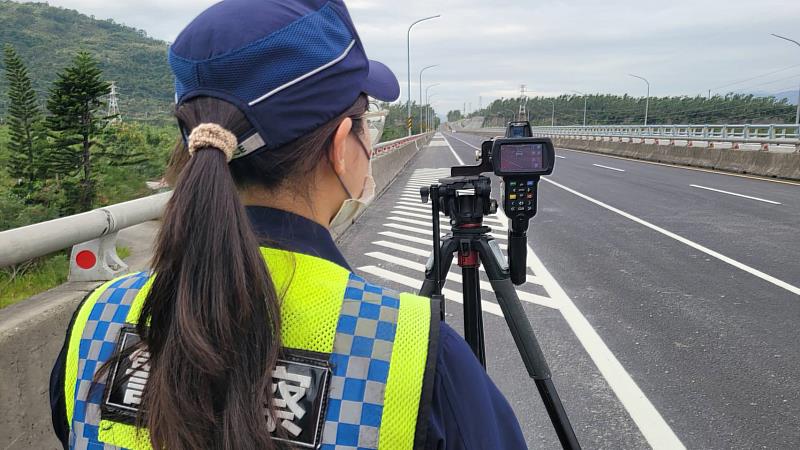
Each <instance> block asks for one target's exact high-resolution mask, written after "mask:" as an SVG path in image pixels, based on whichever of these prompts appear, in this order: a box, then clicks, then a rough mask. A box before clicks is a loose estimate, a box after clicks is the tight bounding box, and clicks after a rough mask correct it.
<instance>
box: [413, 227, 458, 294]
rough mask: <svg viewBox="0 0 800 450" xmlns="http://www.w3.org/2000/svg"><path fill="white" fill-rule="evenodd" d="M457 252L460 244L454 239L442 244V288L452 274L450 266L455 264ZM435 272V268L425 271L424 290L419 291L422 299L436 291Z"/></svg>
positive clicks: (446, 240)
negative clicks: (454, 258) (449, 274)
mask: <svg viewBox="0 0 800 450" xmlns="http://www.w3.org/2000/svg"><path fill="white" fill-rule="evenodd" d="M457 250H458V242H456V241H455V240H454V239H452V238H449V239H445V241H444V242H442V248H441V255H442V256H441V258H440V261H441V268H440V280H441V285H442V286H441V287H444V284H445V281H446V280H447V274H448V273H450V266H451V265H452V264H453V257H454V255H455V252H456V251H457ZM434 270H435V268H429V269H428V270H426V271H425V281H424V282H423V283H422V288H421V289H420V290H419V295H420V296H422V297H430V296H431V295H432V294H433V293H434V291H435V290H436V281H435V277H434V272H433V271H434ZM442 305H444V303H442ZM442 308H444V306H442Z"/></svg>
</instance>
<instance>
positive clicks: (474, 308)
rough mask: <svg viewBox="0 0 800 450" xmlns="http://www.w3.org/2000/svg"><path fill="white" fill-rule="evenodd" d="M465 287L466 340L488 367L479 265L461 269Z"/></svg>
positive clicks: (484, 365)
mask: <svg viewBox="0 0 800 450" xmlns="http://www.w3.org/2000/svg"><path fill="white" fill-rule="evenodd" d="M461 274H462V278H463V282H464V284H463V289H464V340H465V341H467V344H469V346H470V348H471V349H472V352H473V353H475V356H476V357H477V358H478V361H480V363H481V365H482V366H483V367H484V368H486V345H485V343H484V341H483V310H482V308H481V287H480V274H479V272H478V268H477V267H465V268H463V269H461Z"/></svg>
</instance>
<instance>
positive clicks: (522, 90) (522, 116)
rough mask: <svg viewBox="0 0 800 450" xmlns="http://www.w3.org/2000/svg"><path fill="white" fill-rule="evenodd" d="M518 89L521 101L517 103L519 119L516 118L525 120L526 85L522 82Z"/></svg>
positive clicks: (526, 112) (526, 114)
mask: <svg viewBox="0 0 800 450" xmlns="http://www.w3.org/2000/svg"><path fill="white" fill-rule="evenodd" d="M519 89H520V97H521V98H522V101H521V103H520V104H519V119H517V120H526V119H527V118H528V94H527V89H528V86H526V85H524V84H523V85H522V86H520V88H519Z"/></svg>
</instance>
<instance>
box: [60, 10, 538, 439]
mask: <svg viewBox="0 0 800 450" xmlns="http://www.w3.org/2000/svg"><path fill="white" fill-rule="evenodd" d="M169 62H170V65H171V68H172V70H173V72H174V74H175V79H176V83H175V85H176V91H177V92H176V101H177V109H176V116H177V119H178V124H179V127H180V130H181V132H182V134H183V136H184V139H183V142H182V143H181V144H180V145H179V146H178V148H177V149H176V151H175V153H174V155H173V158H172V161H171V165H170V174H171V175H172V178H173V180H172V181H173V184H174V188H175V189H174V194H173V196H172V199H171V200H170V202H169V204H168V206H167V209H166V212H165V215H164V218H163V225H162V229H161V232H160V234H159V236H158V240H157V246H156V249H155V256H154V259H153V270H152V272H147V273H138V274H133V275H128V276H125V277H122V278H120V279H117V280H113V281H111V282H108V283H106V284H105V285H103V286H101V287H100V288H98V289H97V290H96V291H94V292H93V293H92V294H90V295H89V296H88V297H87V298H86V299H85V300H84V301H83V303H82V304H81V306H80V307H79V308H78V310H77V312H76V313H75V315H74V317H73V319H72V321H71V323H70V325H69V330H68V333H67V338H66V341H65V344H64V348H63V350H62V352H61V354H60V355H59V358H58V360H57V362H56V365H55V367H54V369H53V374H52V377H51V387H50V395H51V404H52V409H53V425H54V427H55V431H56V434H57V435H58V437H59V439H60V440H61V442H62V443H63V445H64V447H65V448H72V449H113V448H130V449H145V448H165V449H170V450H184V449H201V448H211V449H223V448H224V449H270V448H284V447H295V448H299V447H307V448H323V449H334V448H335V449H377V448H381V449H412V448H415V449H416V448H431V449H461V448H466V449H506V448H508V449H521V448H525V441H524V439H523V437H522V433H521V431H520V428H519V425H518V423H517V420H516V418H515V417H514V414H513V412H512V410H511V408H510V407H509V405H508V403H507V402H506V400H505V399H504V398H503V397H502V395H501V394H500V392H499V391H498V390H497V388H496V387H495V386H494V384H493V383H492V382H491V380H490V379H489V378H488V376H487V375H486V373H485V372H484V371H483V369H482V368H481V366H480V365H479V364H478V362H477V360H476V359H475V357H474V356H473V354H472V352H471V351H470V350H469V348H468V346H467V345H466V343H465V342H464V341H463V340H462V339H461V338H460V337H459V336H458V335H457V334H456V333H455V332H454V331H453V330H452V329H451V328H450V327H448V326H447V325H446V324H444V323H441V322H440V321H439V320H438V317H437V316H438V315H437V314H435V313H433V312H432V311H436V310H437V308H438V307H437V306H436V305H431V302H430V300H428V299H425V298H420V297H417V296H414V295H410V294H400V293H397V292H395V291H392V290H390V289H385V288H383V287H380V286H377V285H373V284H371V283H369V282H367V281H366V280H364V279H362V278H361V277H359V276H358V275H356V274H355V273H353V271H352V269H351V268H350V266H349V265H348V263H347V261H346V260H345V258H344V257H343V256H342V254H341V253H340V252H339V250H338V249H337V247H336V245H335V243H334V241H333V240H332V238H331V235H330V232H329V229H330V228H332V227H334V228H335V227H337V226H339V225H342V224H347V223H349V222H351V221H352V219H353V217H354V216H355V215H356V214H357V213H358V212H359V210H360V209H361V208H363V207H364V206H365V205H366V204H367V203H368V202H369V201H370V200H371V199H372V197H373V196H374V194H375V183H374V181H373V179H372V174H371V170H370V159H371V157H372V152H371V150H370V149H371V143H370V142H369V138H368V133H367V130H366V123H365V119H364V117H363V115H364V114H365V112H366V111H367V107H368V103H367V95H369V96H372V97H375V98H377V99H380V100H384V101H394V100H395V99H396V98H397V97H398V96H399V85H398V82H397V79H396V78H395V76H394V75H393V74H392V73H391V71H390V70H389V69H388V68H387V67H386V66H384V65H382V64H380V63H378V62H374V61H370V60H368V59H367V57H366V54H365V52H364V48H363V46H362V44H361V42H360V40H359V37H358V34H357V33H356V30H355V27H354V25H353V23H352V21H351V19H350V16H349V13H348V11H347V9H346V8H345V5H344V4H343V2H342V1H341V0H225V1H222V2H221V3H218V4H216V5H214V6H212V7H211V8H209V9H208V10H206V11H205V12H203V13H202V14H201V15H200V16H199V17H197V18H196V19H195V20H194V21H193V22H192V23H191V24H190V25H189V26H188V27H187V28H186V29H184V30H183V32H182V33H181V34H180V35H179V36H178V38H177V39H176V41H175V42H174V44H172V46H171V48H170V50H169ZM265 262H266V264H265Z"/></svg>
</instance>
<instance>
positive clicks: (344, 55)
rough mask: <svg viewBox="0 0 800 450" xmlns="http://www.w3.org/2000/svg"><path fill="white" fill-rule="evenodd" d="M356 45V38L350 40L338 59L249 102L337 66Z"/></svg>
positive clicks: (253, 104) (255, 102) (254, 101)
mask: <svg viewBox="0 0 800 450" xmlns="http://www.w3.org/2000/svg"><path fill="white" fill-rule="evenodd" d="M355 45H356V40H355V39H353V41H352V42H350V45H348V46H347V49H346V50H345V51H344V53H342V54H341V55H339V56H338V57H337V58H336V59H334V60H333V61H331V62H329V63H327V64H325V65H324V66H322V67H319V68H316V69H314V70H312V71H311V72H308V73H307V74H305V75H303V76H301V77H299V78H295V79H294V80H292V81H290V82H288V83H286V84H284V85H283V86H278V87H277V88H275V89H273V90H271V91H269V92H267V93H266V94H264V95H263V96H261V97H259V98H257V99H255V100H253V101H252V102H250V103H249V105H250V106H255V105H257V104H259V103H261V102H263V101H264V100H266V99H268V98H270V97H272V96H273V95H275V94H277V93H278V92H281V91H282V90H284V89H287V88H289V87H292V86H294V85H295V84H297V83H299V82H301V81H303V80H305V79H306V78H309V77H313V76H314V75H316V74H318V73H320V72H322V71H323V70H325V69H327V68H329V67H332V66H335V65H336V64H338V63H340V62H341V61H342V60H344V59H345V58H347V55H349V54H350V50H352V49H353V47H355Z"/></svg>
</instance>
